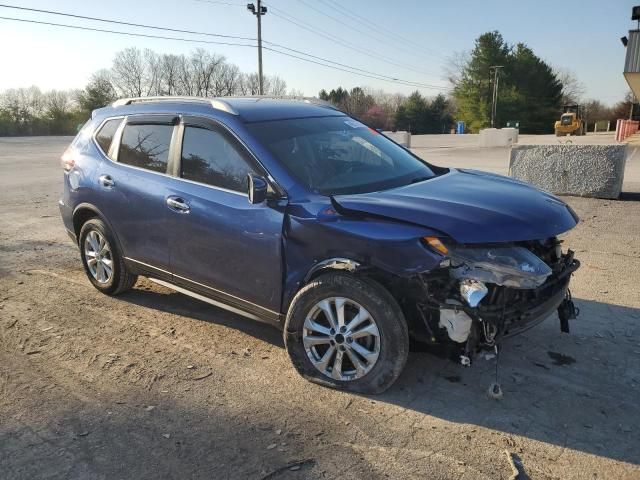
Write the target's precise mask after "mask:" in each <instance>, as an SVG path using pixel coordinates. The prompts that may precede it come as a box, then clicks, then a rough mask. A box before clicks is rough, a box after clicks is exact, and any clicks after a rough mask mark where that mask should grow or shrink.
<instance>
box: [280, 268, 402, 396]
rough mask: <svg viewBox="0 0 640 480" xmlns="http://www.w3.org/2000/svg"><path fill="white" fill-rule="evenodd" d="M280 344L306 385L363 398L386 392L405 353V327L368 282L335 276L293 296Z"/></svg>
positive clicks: (394, 307)
mask: <svg viewBox="0 0 640 480" xmlns="http://www.w3.org/2000/svg"><path fill="white" fill-rule="evenodd" d="M327 306H329V310H330V311H331V312H332V314H333V315H334V317H333V321H334V322H335V327H336V328H335V329H331V325H332V322H331V320H330V318H329V316H328V315H326V314H325V312H326V311H327ZM340 311H342V312H343V313H342V315H341V314H340ZM362 319H366V320H362ZM310 322H311V323H310ZM340 325H342V329H340ZM352 335H353V336H352ZM284 341H285V345H286V348H287V353H288V354H289V357H290V358H291V362H292V363H293V365H294V367H295V368H296V370H297V371H298V373H300V375H302V376H303V377H304V378H306V379H307V380H309V381H311V382H314V383H318V384H320V385H324V386H327V387H331V388H337V389H341V390H347V391H351V392H358V393H364V394H377V393H382V392H384V391H385V390H386V389H388V388H389V387H390V386H391V385H392V384H393V383H394V382H395V381H396V379H397V378H398V376H399V375H400V373H401V372H402V369H403V368H404V365H405V363H406V361H407V356H408V353H409V333H408V329H407V322H406V320H405V318H404V315H403V314H402V310H401V309H400V307H399V306H398V303H397V302H396V300H395V299H394V298H393V297H392V296H391V294H390V293H389V292H388V291H387V290H386V289H385V288H384V287H382V286H381V285H380V284H379V283H377V282H375V281H373V280H371V279H367V278H362V277H356V276H353V275H349V274H345V273H337V272H332V273H326V274H323V275H321V276H320V277H318V278H316V279H314V280H313V281H312V282H311V283H309V284H308V285H306V286H305V287H303V288H302V289H301V290H300V291H299V292H298V293H297V294H296V296H295V297H294V299H293V301H292V303H291V306H290V308H289V312H288V313H287V319H286V323H285V330H284ZM331 349H333V350H331ZM340 352H342V353H340Z"/></svg>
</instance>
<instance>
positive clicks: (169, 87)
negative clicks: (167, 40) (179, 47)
mask: <svg viewBox="0 0 640 480" xmlns="http://www.w3.org/2000/svg"><path fill="white" fill-rule="evenodd" d="M160 65H161V70H162V80H161V89H160V91H161V93H160V95H176V94H177V93H178V88H179V84H178V76H179V71H180V57H179V56H178V55H168V54H164V55H162V57H161V59H160Z"/></svg>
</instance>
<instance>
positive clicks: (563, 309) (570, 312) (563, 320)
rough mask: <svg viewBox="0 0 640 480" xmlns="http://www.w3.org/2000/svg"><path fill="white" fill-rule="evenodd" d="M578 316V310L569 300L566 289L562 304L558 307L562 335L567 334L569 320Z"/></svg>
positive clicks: (569, 295) (569, 294)
mask: <svg viewBox="0 0 640 480" xmlns="http://www.w3.org/2000/svg"><path fill="white" fill-rule="evenodd" d="M578 315H580V310H579V309H578V307H576V305H575V303H573V299H572V298H571V291H570V290H568V289H567V295H566V296H565V297H564V300H562V303H560V305H558V318H560V331H561V332H562V333H569V320H574V319H576V318H578Z"/></svg>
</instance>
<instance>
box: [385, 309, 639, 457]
mask: <svg viewBox="0 0 640 480" xmlns="http://www.w3.org/2000/svg"><path fill="white" fill-rule="evenodd" d="M576 303H577V305H578V307H579V308H580V310H581V314H580V316H579V317H578V319H577V320H574V321H572V323H571V329H572V332H571V334H562V333H560V327H559V321H558V319H557V317H556V316H555V315H554V316H553V317H552V318H549V319H547V320H546V321H545V322H543V323H542V324H541V325H539V326H538V327H536V328H533V329H531V330H529V331H527V332H525V333H523V334H521V335H520V336H517V337H514V338H511V339H508V340H506V341H505V342H503V345H502V350H501V353H500V359H499V374H498V376H499V382H500V384H501V386H502V390H503V398H502V399H501V400H495V399H493V398H490V396H489V395H488V393H487V392H488V389H489V385H490V384H491V383H492V382H494V381H495V359H493V358H490V359H488V358H485V355H482V354H481V355H478V356H477V357H476V359H475V362H474V364H473V365H472V366H471V367H470V368H465V367H462V366H459V365H457V364H455V363H453V362H451V361H448V360H444V359H440V358H436V357H434V356H433V355H429V354H425V353H414V354H412V355H411V356H410V357H409V361H408V363H407V366H406V368H405V371H404V372H403V374H402V376H401V377H400V379H399V380H398V382H397V383H396V384H395V385H394V387H392V388H391V389H390V390H388V391H387V392H386V393H384V394H383V395H381V396H378V397H376V398H377V399H379V400H382V401H384V402H388V403H392V404H396V405H399V406H402V407H404V408H408V409H411V410H414V411H418V412H421V413H424V414H426V415H432V416H436V417H439V418H442V419H444V420H447V421H451V422H456V423H461V424H474V425H478V426H482V427H486V428H491V429H494V430H498V431H502V432H505V433H508V434H514V435H520V436H524V437H527V438H529V439H532V440H536V441H540V442H545V443H550V444H554V445H559V446H562V447H565V448H570V449H575V450H580V451H583V452H587V453H590V454H593V455H598V456H603V457H608V458H611V459H616V460H621V461H625V462H629V463H632V464H640V457H638V445H640V405H639V404H638V398H640V309H637V308H629V307H624V306H618V305H611V304H607V303H600V302H594V301H589V300H579V299H578V300H577V301H576Z"/></svg>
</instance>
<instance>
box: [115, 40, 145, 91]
mask: <svg viewBox="0 0 640 480" xmlns="http://www.w3.org/2000/svg"><path fill="white" fill-rule="evenodd" d="M111 73H112V82H113V86H114V87H115V89H116V91H117V92H118V93H119V94H120V95H122V96H125V97H141V96H142V95H143V93H144V92H145V88H144V79H145V69H144V58H143V56H142V53H141V52H140V50H138V49H137V48H126V49H124V50H122V51H120V52H118V53H117V54H116V57H115V58H114V59H113V66H112V67H111Z"/></svg>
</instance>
